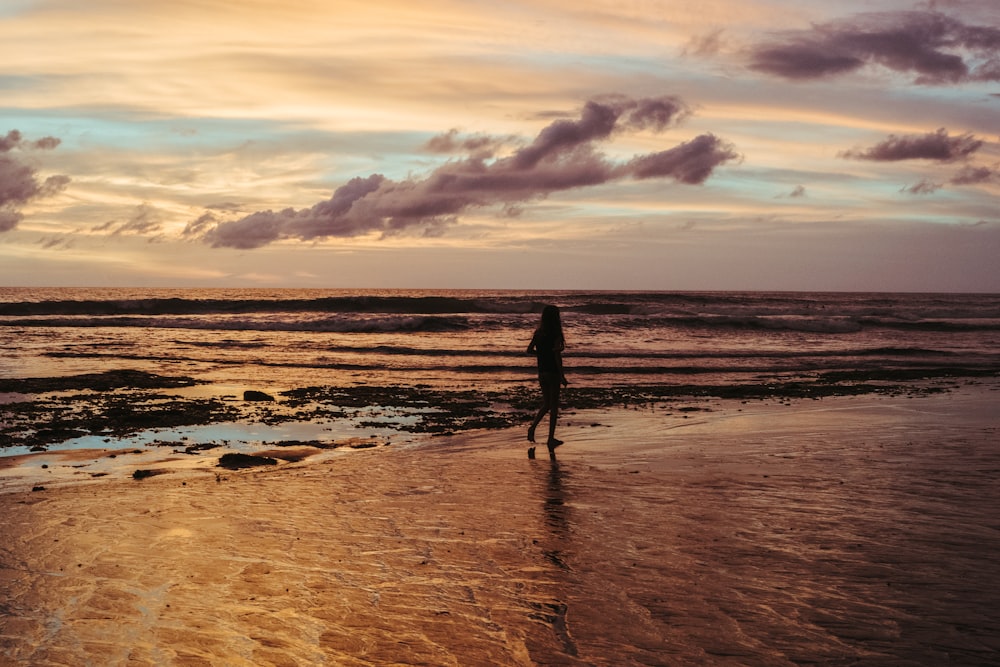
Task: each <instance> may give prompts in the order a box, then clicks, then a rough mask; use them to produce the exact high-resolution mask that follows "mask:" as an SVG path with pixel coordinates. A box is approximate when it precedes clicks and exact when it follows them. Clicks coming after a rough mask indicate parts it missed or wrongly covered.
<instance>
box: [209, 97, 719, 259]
mask: <svg viewBox="0 0 1000 667" xmlns="http://www.w3.org/2000/svg"><path fill="white" fill-rule="evenodd" d="M689 114H690V111H689V109H688V107H687V106H686V105H685V104H684V103H683V102H682V101H681V100H679V99H677V98H675V97H658V98H643V99H632V98H628V97H624V96H607V97H602V98H597V99H593V100H590V101H588V102H587V103H586V104H585V105H584V106H583V109H582V110H581V111H580V114H579V117H578V118H575V119H565V118H561V119H558V120H555V121H553V122H551V123H550V124H549V125H547V126H546V127H544V128H543V129H542V130H541V132H539V133H538V135H537V136H536V137H535V139H534V140H533V141H532V142H531V143H529V144H527V145H524V146H522V147H520V148H517V149H516V150H513V151H512V152H510V153H509V154H507V155H504V156H502V157H494V156H493V154H492V152H491V151H492V150H495V149H496V148H497V147H498V146H499V144H498V143H497V142H496V141H495V140H494V141H492V143H491V142H490V141H484V142H478V141H474V142H472V143H468V142H467V140H460V138H459V136H458V133H457V132H453V131H450V132H448V133H445V134H443V135H439V136H438V137H435V138H434V139H432V140H431V142H430V143H429V145H428V147H429V148H431V149H434V150H439V151H443V150H447V151H452V150H457V149H461V150H464V151H466V152H467V153H468V155H467V156H466V157H463V158H459V159H454V160H451V161H449V162H447V163H445V164H443V165H442V166H440V167H438V168H437V169H435V170H434V171H432V172H431V173H430V174H429V175H427V176H426V177H424V178H411V179H408V180H405V181H393V180H391V179H388V178H386V177H385V176H383V175H381V174H372V175H370V176H367V177H357V178H353V179H351V180H350V181H348V182H347V183H345V184H344V185H342V186H340V187H339V188H337V190H336V191H335V192H334V193H333V196H332V197H331V198H330V199H328V200H326V201H322V202H320V203H318V204H316V205H315V206H313V207H311V208H308V209H301V210H295V209H291V208H289V209H285V210H282V211H277V212H275V211H258V212H256V213H252V214H250V215H248V216H245V217H243V218H240V219H237V220H232V221H227V222H221V223H219V224H217V225H216V226H214V227H213V228H211V229H210V230H208V231H206V232H205V233H204V234H203V235H202V238H203V239H204V240H205V241H206V242H208V243H210V244H211V245H213V246H215V247H231V248H257V247H260V246H264V245H267V244H269V243H273V242H275V241H278V240H282V239H289V238H295V239H301V240H310V239H317V238H326V237H351V236H358V235H361V234H366V233H370V232H380V233H381V234H383V235H393V234H398V233H401V232H403V231H407V230H413V231H423V233H424V234H440V233H441V231H442V229H443V228H444V227H445V226H446V225H448V224H451V223H453V222H454V221H456V220H457V219H458V217H459V216H460V215H462V214H463V213H466V212H468V211H470V210H473V209H476V208H483V207H491V206H494V207H500V208H501V209H503V210H506V211H508V212H514V211H516V210H517V205H518V204H521V203H524V202H528V201H532V200H536V199H540V198H544V197H546V196H548V195H549V194H551V193H555V192H561V191H564V190H569V189H573V188H581V187H587V186H596V185H601V184H604V183H609V182H613V181H617V180H622V179H635V180H643V179H650V178H672V179H674V180H677V181H679V182H681V183H687V184H700V183H703V182H704V181H705V180H706V179H707V178H708V177H709V176H711V174H712V172H713V170H714V169H715V168H716V167H718V166H719V165H721V164H725V163H726V162H730V161H733V160H736V159H738V158H739V155H738V154H737V153H736V152H735V151H734V149H733V147H732V146H731V145H730V144H728V143H726V142H724V141H722V140H720V139H719V138H717V137H715V136H714V135H711V134H704V135H701V136H698V137H696V138H694V139H692V140H691V141H688V142H686V143H683V144H680V145H678V146H675V147H674V148H671V149H668V150H665V151H661V152H658V153H651V154H648V155H641V156H637V157H635V158H634V159H632V160H630V161H628V162H625V163H616V162H613V161H611V160H610V159H609V158H607V157H606V156H605V155H604V154H603V153H601V152H600V151H599V150H598V144H600V143H601V142H604V141H607V140H609V139H611V138H612V137H613V136H614V135H617V134H623V133H627V132H641V131H650V132H662V131H663V130H665V129H667V128H668V127H670V126H672V125H674V124H676V123H678V122H679V121H681V120H683V119H684V118H686V117H687V116H688V115H689ZM476 136H477V137H478V136H479V135H476ZM475 138H476V137H473V139H475ZM192 224H198V226H197V227H195V228H192V232H197V231H200V229H201V228H202V227H201V225H200V223H199V222H198V221H196V222H195V223H192Z"/></svg>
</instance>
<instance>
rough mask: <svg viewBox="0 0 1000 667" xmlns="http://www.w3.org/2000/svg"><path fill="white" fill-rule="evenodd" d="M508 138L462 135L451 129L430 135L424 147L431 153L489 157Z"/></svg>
mask: <svg viewBox="0 0 1000 667" xmlns="http://www.w3.org/2000/svg"><path fill="white" fill-rule="evenodd" d="M510 141H511V139H510V138H507V139H502V138H498V137H490V136H487V135H485V134H474V135H471V136H467V137H462V136H461V135H460V134H459V131H458V130H457V129H451V130H448V131H447V132H445V133H443V134H439V135H437V136H435V137H432V138H431V139H430V141H428V142H427V143H426V144H425V145H424V148H425V149H426V150H428V151H430V152H431V153H443V154H454V153H470V154H482V156H483V157H491V156H492V155H494V154H495V153H496V151H497V150H499V149H500V148H502V147H503V146H504V144H506V143H509V142H510Z"/></svg>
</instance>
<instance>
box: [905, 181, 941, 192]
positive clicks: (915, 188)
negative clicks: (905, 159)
mask: <svg viewBox="0 0 1000 667" xmlns="http://www.w3.org/2000/svg"><path fill="white" fill-rule="evenodd" d="M941 187H942V185H941V184H940V183H935V182H933V181H930V180H928V179H926V178H925V179H923V180H921V181H920V182H919V183H915V184H914V185H911V186H910V187H908V188H903V189H902V190H900V192H908V193H909V194H911V195H930V194H934V193H935V192H937V191H938V190H940V189H941Z"/></svg>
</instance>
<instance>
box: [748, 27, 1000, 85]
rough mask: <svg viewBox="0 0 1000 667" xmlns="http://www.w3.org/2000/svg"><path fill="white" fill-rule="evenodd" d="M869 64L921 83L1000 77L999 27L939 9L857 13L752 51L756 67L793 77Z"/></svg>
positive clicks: (841, 71) (783, 36) (812, 76)
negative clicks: (965, 20)
mask: <svg viewBox="0 0 1000 667" xmlns="http://www.w3.org/2000/svg"><path fill="white" fill-rule="evenodd" d="M865 65H880V66H882V67H885V68H887V69H890V70H893V71H896V72H901V73H905V74H912V75H914V76H915V81H916V83H919V84H946V83H958V82H962V81H1000V28H995V27H991V26H975V25H967V24H965V23H963V22H962V21H960V20H958V19H955V18H952V17H950V16H947V15H945V14H943V13H941V12H936V11H908V12H885V13H870V14H858V15H856V16H854V17H852V18H849V19H844V20H840V21H834V22H830V23H823V24H817V25H813V26H812V28H811V29H809V30H801V31H796V32H789V33H783V34H780V35H778V36H776V37H775V38H774V39H773V40H771V41H768V42H764V43H761V44H758V45H756V46H755V47H754V48H753V49H752V50H751V52H750V67H751V68H752V69H754V70H757V71H759V72H764V73H766V74H771V75H774V76H780V77H783V78H786V79H793V80H808V79H819V78H823V77H827V76H833V75H837V74H844V73H847V72H853V71H855V70H858V69H860V68H862V67H863V66H865Z"/></svg>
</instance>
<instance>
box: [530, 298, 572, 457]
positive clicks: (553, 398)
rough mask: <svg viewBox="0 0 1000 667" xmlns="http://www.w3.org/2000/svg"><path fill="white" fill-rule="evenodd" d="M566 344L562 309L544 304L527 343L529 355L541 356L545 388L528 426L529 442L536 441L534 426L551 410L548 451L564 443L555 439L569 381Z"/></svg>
mask: <svg viewBox="0 0 1000 667" xmlns="http://www.w3.org/2000/svg"><path fill="white" fill-rule="evenodd" d="M565 347H566V339H565V338H564V337H563V329H562V318H561V317H560V315H559V308H557V307H556V306H553V305H551V304H550V305H548V306H545V308H543V309H542V321H541V323H540V324H539V325H538V328H537V329H535V333H534V335H533V336H532V337H531V342H530V343H529V344H528V354H534V355H535V356H536V357H537V358H538V384H539V385H540V386H541V389H542V406H541V407H540V408H539V409H538V414H537V415H535V419H534V421H532V422H531V426H530V427H529V428H528V441H529V442H534V441H535V429H536V428H538V424H540V423H541V421H542V419H543V418H544V417H545V415H546V413H548V415H549V439H548V441H547V442H546V443H545V444H546V445H547V446H548V448H549V454H552V453H553V452H554V451H555V448H556V447H558V446H559V445H561V444H562V441H561V440H556V419H558V417H559V391H560V385H566V384H569V383H568V382H567V380H566V375H565V374H564V373H563V365H562V351H563V349H565ZM534 453H535V448H534V447H531V448H529V449H528V456H529V457H531V458H534Z"/></svg>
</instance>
